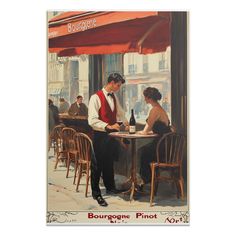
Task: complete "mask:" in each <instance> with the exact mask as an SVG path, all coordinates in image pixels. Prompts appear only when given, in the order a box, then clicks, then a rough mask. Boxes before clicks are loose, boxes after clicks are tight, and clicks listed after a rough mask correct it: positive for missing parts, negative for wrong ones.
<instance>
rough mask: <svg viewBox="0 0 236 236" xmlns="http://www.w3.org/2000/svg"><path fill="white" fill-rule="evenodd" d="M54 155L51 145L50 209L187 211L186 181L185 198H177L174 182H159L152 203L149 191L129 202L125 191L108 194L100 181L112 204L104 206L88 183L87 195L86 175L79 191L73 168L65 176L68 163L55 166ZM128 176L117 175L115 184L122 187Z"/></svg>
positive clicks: (49, 174)
mask: <svg viewBox="0 0 236 236" xmlns="http://www.w3.org/2000/svg"><path fill="white" fill-rule="evenodd" d="M54 164H55V158H54V157H53V152H52V149H51V150H50V152H49V158H48V166H47V169H48V176H47V179H48V183H47V211H86V210H90V211H91V210H103V211H105V210H106V211H109V210H122V211H135V210H143V211H145V210H146V211H188V205H187V197H186V195H187V194H186V184H185V198H184V200H180V199H177V197H176V193H175V191H176V190H175V188H173V187H172V184H171V183H160V184H159V187H158V193H157V196H156V197H155V198H154V202H155V204H154V205H153V207H150V206H149V194H148V195H136V196H135V200H134V201H132V202H130V201H129V196H126V195H124V194H122V193H121V194H119V195H113V196H111V195H106V193H105V188H104V186H103V185H102V183H100V186H101V190H102V195H103V197H104V199H106V201H107V203H108V204H109V205H108V207H101V206H99V205H98V204H97V202H96V201H95V200H93V198H92V197H91V189H90V185H89V192H88V197H87V198H86V197H85V176H83V177H82V179H81V183H80V186H79V192H76V191H75V188H76V185H73V176H74V171H73V167H72V168H71V169H70V173H69V178H66V177H65V176H66V167H65V165H64V164H63V163H59V164H58V167H57V169H56V170H54ZM125 180H126V177H124V176H121V175H116V176H115V181H116V186H117V188H119V187H120V186H121V184H122V183H124V182H125ZM145 190H146V191H147V192H148V193H149V191H150V186H149V185H148V186H146V187H145Z"/></svg>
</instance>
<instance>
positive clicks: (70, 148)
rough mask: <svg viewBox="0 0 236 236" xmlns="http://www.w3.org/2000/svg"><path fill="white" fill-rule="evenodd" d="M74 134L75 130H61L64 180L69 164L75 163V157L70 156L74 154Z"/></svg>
mask: <svg viewBox="0 0 236 236" xmlns="http://www.w3.org/2000/svg"><path fill="white" fill-rule="evenodd" d="M75 133H76V130H75V129H72V128H68V127H66V128H63V129H62V135H61V136H62V142H63V143H62V145H63V154H64V155H65V156H66V167H67V171H66V178H68V175H69V171H70V163H71V161H74V162H75V163H76V157H77V156H76V155H71V154H73V153H74V154H75V153H76V146H75V141H74V135H75Z"/></svg>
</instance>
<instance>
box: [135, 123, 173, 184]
mask: <svg viewBox="0 0 236 236" xmlns="http://www.w3.org/2000/svg"><path fill="white" fill-rule="evenodd" d="M152 131H153V132H154V133H157V134H159V136H158V137H157V138H156V139H155V140H154V141H153V142H151V143H149V144H147V145H145V146H143V147H142V148H141V163H140V175H141V178H142V179H143V181H144V183H149V182H150V181H151V170H150V163H151V162H153V161H156V160H157V159H156V145H157V142H158V141H159V139H160V138H161V137H162V135H163V134H166V133H169V132H171V129H170V126H169V125H168V126H167V125H166V124H164V123H163V122H161V121H156V122H155V124H154V125H153V128H152ZM161 149H162V148H161V147H160V150H161Z"/></svg>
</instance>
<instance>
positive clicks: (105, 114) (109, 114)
mask: <svg viewBox="0 0 236 236" xmlns="http://www.w3.org/2000/svg"><path fill="white" fill-rule="evenodd" d="M97 95H98V97H99V99H100V101H101V107H100V109H99V111H98V114H99V119H100V120H102V121H104V122H106V123H108V124H109V125H113V124H115V123H116V111H117V110H116V99H115V96H114V94H112V95H111V96H112V98H113V101H114V110H113V111H112V110H111V108H110V105H109V103H108V102H107V100H106V98H105V95H104V93H103V91H102V90H100V91H98V92H97Z"/></svg>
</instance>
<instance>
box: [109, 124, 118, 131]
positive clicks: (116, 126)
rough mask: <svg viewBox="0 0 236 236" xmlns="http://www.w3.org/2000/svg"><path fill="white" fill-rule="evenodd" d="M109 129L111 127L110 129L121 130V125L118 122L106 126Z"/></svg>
mask: <svg viewBox="0 0 236 236" xmlns="http://www.w3.org/2000/svg"><path fill="white" fill-rule="evenodd" d="M106 128H107V129H110V130H114V129H115V130H117V131H119V130H120V126H119V124H117V123H115V124H114V125H107V127H106Z"/></svg>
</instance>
